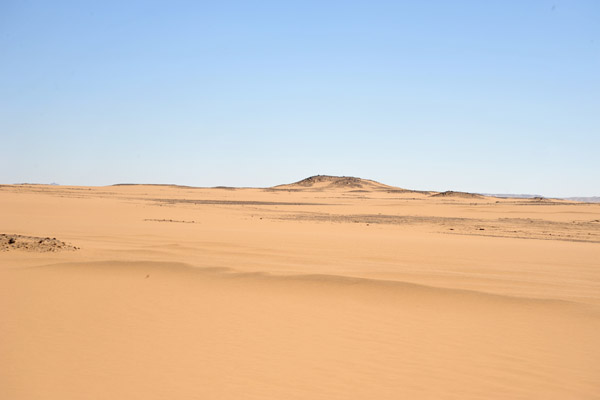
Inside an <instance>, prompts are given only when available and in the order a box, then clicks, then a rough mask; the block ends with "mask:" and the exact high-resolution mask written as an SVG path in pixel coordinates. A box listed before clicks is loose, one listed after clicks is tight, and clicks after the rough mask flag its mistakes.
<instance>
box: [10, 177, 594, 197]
mask: <svg viewBox="0 0 600 400" xmlns="http://www.w3.org/2000/svg"><path fill="white" fill-rule="evenodd" d="M317 175H328V176H334V175H330V174H314V175H310V176H306V177H304V178H301V179H297V180H291V181H289V182H279V183H275V184H273V185H267V186H253V185H235V186H234V185H189V184H181V183H173V182H117V183H110V184H106V185H86V184H68V183H66V184H65V183H59V182H50V183H45V182H13V183H0V185H3V184H4V185H48V186H54V185H56V186H89V187H107V186H119V185H154V186H182V187H191V188H218V187H232V188H250V189H263V188H271V187H274V186H278V185H284V184H291V183H295V182H298V181H301V180H302V179H305V178H309V177H311V176H317ZM339 176H340V177H353V178H360V179H368V180H372V181H376V182H379V183H383V184H386V185H389V186H394V187H399V188H402V189H408V190H416V191H431V192H445V191H460V192H468V193H476V194H481V195H485V196H492V197H515V198H533V197H539V196H541V197H546V198H559V199H576V198H580V199H587V200H586V201H593V202H600V195H583V196H582V195H575V196H551V195H546V194H542V193H499V192H496V193H492V192H482V191H476V190H475V191H468V190H464V191H463V190H456V189H453V188H446V189H443V190H442V189H422V188H414V187H406V186H402V185H392V184H389V183H387V182H383V181H380V180H378V179H372V178H363V177H359V176H350V175H339Z"/></svg>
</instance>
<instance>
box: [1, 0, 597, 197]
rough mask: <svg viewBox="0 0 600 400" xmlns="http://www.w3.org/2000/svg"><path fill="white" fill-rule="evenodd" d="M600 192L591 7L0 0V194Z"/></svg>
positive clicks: (560, 3)
mask: <svg viewBox="0 0 600 400" xmlns="http://www.w3.org/2000/svg"><path fill="white" fill-rule="evenodd" d="M314 174H333V175H353V176H360V177H365V178H371V179H376V180H379V181H382V182H384V183H387V184H392V185H397V186H402V187H407V188H415V189H433V190H447V189H453V190H466V191H476V192H492V193H507V192H508V193H539V194H543V195H548V196H569V195H600V2H599V1H597V0H590V1H576V0H573V1H566V0H554V1H553V0H549V1H535V0H533V1H506V0H504V1H410V2H408V1H407V2H402V1H361V2H358V1H306V0H305V1H239V2H235V1H212V2H201V1H189V2H182V1H164V2H152V1H139V2H136V1H97V2H85V1H71V2H68V1H11V0H0V183H17V182H38V183H50V182H58V183H61V184H76V185H107V184H112V183H118V182H137V183H142V182H145V183H177V184H188V185H197V186H213V185H234V186H270V185H275V184H279V183H287V182H291V181H295V180H299V179H301V178H304V177H306V176H309V175H314Z"/></svg>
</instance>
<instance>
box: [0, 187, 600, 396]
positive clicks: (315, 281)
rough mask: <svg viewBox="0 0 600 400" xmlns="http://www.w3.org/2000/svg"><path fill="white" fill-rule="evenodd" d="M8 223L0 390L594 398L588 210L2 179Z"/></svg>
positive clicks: (303, 191) (597, 244)
mask: <svg viewBox="0 0 600 400" xmlns="http://www.w3.org/2000/svg"><path fill="white" fill-rule="evenodd" d="M0 234H4V235H5V236H2V237H0V241H1V243H0V245H1V246H2V249H1V251H0V399H13V400H19V399H23V400H34V399H44V400H47V399H48V400H54V399H56V400H59V399H60V400H68V399H78V400H79V399H236V400H238V399H311V400H312V399H394V400H396V399H403V398H405V399H561V400H562V399H598V398H600V204H586V203H578V202H568V201H559V200H543V201H540V200H536V199H497V198H491V197H484V196H471V195H467V194H461V193H456V192H446V194H444V193H442V194H438V193H433V192H419V191H411V190H405V189H400V188H395V187H390V186H387V185H383V184H381V183H378V182H374V181H367V180H361V179H358V178H346V177H341V178H338V177H323V176H317V177H312V178H309V179H307V180H304V181H300V182H298V183H296V184H291V185H281V186H277V187H274V188H268V189H235V188H210V189H206V188H191V187H178V186H163V185H119V186H110V187H66V186H42V185H2V186H0ZM11 237H12V238H13V240H12V242H11V239H10V238H11ZM46 239H47V240H46ZM40 240H41V242H40ZM9 242H10V243H9ZM17 242H19V243H22V244H23V246H16V243H17ZM25 244H27V247H25ZM59 246H60V247H59ZM48 248H51V249H52V250H49V251H46V250H45V249H48ZM40 249H42V250H40Z"/></svg>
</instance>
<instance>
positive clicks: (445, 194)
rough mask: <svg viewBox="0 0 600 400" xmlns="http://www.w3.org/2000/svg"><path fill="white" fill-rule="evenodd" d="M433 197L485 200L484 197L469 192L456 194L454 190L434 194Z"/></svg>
mask: <svg viewBox="0 0 600 400" xmlns="http://www.w3.org/2000/svg"><path fill="white" fill-rule="evenodd" d="M431 197H460V198H463V199H483V196H481V195H479V194H475V193H468V192H455V191H453V190H447V191H445V192H441V193H435V194H432V195H431Z"/></svg>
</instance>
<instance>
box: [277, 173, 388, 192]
mask: <svg viewBox="0 0 600 400" xmlns="http://www.w3.org/2000/svg"><path fill="white" fill-rule="evenodd" d="M275 188H276V189H291V190H306V189H308V190H328V189H349V190H393V189H398V188H395V187H393V186H388V185H384V184H383V183H379V182H376V181H372V180H369V179H362V178H356V177H353V176H331V175H315V176H311V177H309V178H306V179H302V180H301V181H298V182H295V183H292V184H288V185H279V186H275Z"/></svg>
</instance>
